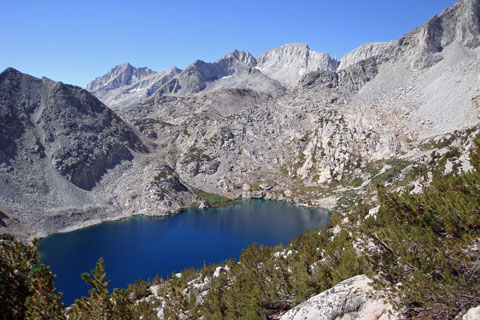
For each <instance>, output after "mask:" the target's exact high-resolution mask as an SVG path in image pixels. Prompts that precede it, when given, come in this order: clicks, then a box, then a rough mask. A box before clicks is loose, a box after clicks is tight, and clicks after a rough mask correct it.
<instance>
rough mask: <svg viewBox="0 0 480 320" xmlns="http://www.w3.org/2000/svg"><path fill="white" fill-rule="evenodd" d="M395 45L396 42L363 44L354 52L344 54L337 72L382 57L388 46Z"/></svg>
mask: <svg viewBox="0 0 480 320" xmlns="http://www.w3.org/2000/svg"><path fill="white" fill-rule="evenodd" d="M395 44H396V41H391V42H370V43H365V44H363V45H361V46H360V47H358V48H356V49H355V50H353V51H350V52H349V53H346V54H344V55H343V56H342V59H341V60H340V64H339V66H338V70H342V69H345V68H347V67H349V66H351V65H353V64H355V63H357V62H360V61H362V60H366V59H368V58H371V57H375V56H379V55H382V54H383V53H384V52H385V51H386V50H388V48H389V47H390V46H392V45H395Z"/></svg>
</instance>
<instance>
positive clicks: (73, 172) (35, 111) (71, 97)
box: [0, 68, 149, 235]
mask: <svg viewBox="0 0 480 320" xmlns="http://www.w3.org/2000/svg"><path fill="white" fill-rule="evenodd" d="M0 135H1V139H0V141H1V142H0V144H1V148H0V189H1V190H2V192H1V194H0V211H2V213H3V214H4V215H5V217H4V219H2V220H3V224H4V226H3V227H7V228H9V229H10V230H12V231H13V232H15V231H18V230H20V232H22V233H27V234H28V233H32V232H33V234H36V235H42V234H48V233H51V232H55V231H58V230H61V229H64V228H67V229H68V228H72V227H73V226H75V225H76V227H77V228H78V226H79V225H81V224H82V223H84V222H85V221H90V222H87V224H88V223H90V224H91V223H92V220H93V221H98V219H100V220H101V219H103V218H102V217H104V218H106V217H107V216H108V215H109V214H110V215H111V214H114V215H115V214H116V215H118V214H120V215H121V214H123V213H121V212H118V210H117V209H115V203H114V201H113V200H112V197H113V198H115V192H112V191H109V190H108V188H107V190H106V185H109V186H111V187H113V186H115V181H114V180H117V179H121V176H122V175H124V174H126V173H128V172H129V171H128V168H132V167H134V166H135V165H136V162H135V161H134V159H135V158H136V157H137V158H139V159H142V157H143V158H144V157H146V156H148V152H149V151H148V147H147V145H146V144H145V143H144V142H143V141H142V139H141V138H139V136H138V135H137V133H136V130H135V129H133V128H131V127H130V126H129V125H127V124H126V123H125V122H124V121H122V120H121V119H120V118H119V117H118V116H117V115H116V114H115V113H113V112H112V111H111V110H110V109H108V108H107V107H106V106H105V105H104V104H103V103H101V102H100V101H99V100H98V99H97V98H95V97H94V96H93V95H92V94H90V93H89V92H87V91H86V90H83V89H81V88H78V87H73V86H69V85H65V84H63V83H61V82H53V81H50V80H47V79H37V78H34V77H31V76H28V75H25V74H22V73H20V72H19V71H17V70H15V69H12V68H9V69H7V70H5V71H4V72H2V73H1V74H0ZM118 172H121V174H118ZM137 174H138V173H137ZM114 177H115V178H114ZM109 179H113V181H112V180H109ZM107 181H110V182H107ZM117 181H118V180H117ZM120 188H124V186H121V187H120ZM74 228H75V227H74Z"/></svg>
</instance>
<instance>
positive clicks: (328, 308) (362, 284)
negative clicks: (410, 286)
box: [280, 276, 400, 320]
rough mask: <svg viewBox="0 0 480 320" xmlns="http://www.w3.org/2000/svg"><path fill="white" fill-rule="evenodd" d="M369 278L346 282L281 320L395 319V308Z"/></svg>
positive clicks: (321, 294)
mask: <svg viewBox="0 0 480 320" xmlns="http://www.w3.org/2000/svg"><path fill="white" fill-rule="evenodd" d="M370 282H371V280H370V279H369V278H367V277H366V276H356V277H353V278H350V279H347V280H345V281H343V282H341V283H339V284H337V285H336V286H335V287H333V288H331V289H329V290H327V291H325V292H322V293H320V294H319V295H317V296H314V297H312V298H310V299H308V300H307V301H305V302H303V303H301V304H299V305H298V306H296V307H295V308H293V309H291V310H289V311H287V312H286V313H285V314H284V315H283V316H282V317H281V318H280V319H281V320H317V319H322V320H350V319H357V320H360V319H361V320H378V319H381V320H393V319H400V318H399V317H398V316H397V315H394V314H393V312H392V311H393V308H392V306H391V305H390V304H388V303H387V302H386V301H384V300H383V299H382V298H381V297H380V295H381V293H380V292H374V290H373V289H372V288H371V287H370V286H369V283H370Z"/></svg>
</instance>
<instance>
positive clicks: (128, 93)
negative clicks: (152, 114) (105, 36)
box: [86, 63, 181, 109]
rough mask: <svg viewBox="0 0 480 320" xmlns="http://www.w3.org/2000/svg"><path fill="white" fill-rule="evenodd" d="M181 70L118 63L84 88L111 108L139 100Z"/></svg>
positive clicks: (150, 93) (149, 94)
mask: <svg viewBox="0 0 480 320" xmlns="http://www.w3.org/2000/svg"><path fill="white" fill-rule="evenodd" d="M180 72H181V70H180V69H178V68H176V67H172V68H170V69H169V70H167V71H164V72H155V71H152V70H150V69H148V68H135V67H133V66H132V65H131V64H129V63H124V64H122V65H118V66H116V67H115V68H113V69H112V70H110V71H109V72H108V73H107V74H106V75H105V76H103V77H99V78H97V79H95V80H94V81H92V82H90V83H89V84H88V85H87V87H86V89H87V90H88V91H90V92H91V93H93V94H94V95H95V96H96V97H97V98H98V99H100V100H101V101H102V102H103V103H105V104H106V105H108V106H109V107H111V108H112V109H118V108H120V107H121V106H125V105H129V104H132V103H135V102H139V101H141V100H143V99H146V98H148V97H150V96H151V95H152V94H153V93H155V91H156V90H157V89H158V88H159V87H160V86H162V85H163V84H165V83H167V82H168V81H169V80H171V79H172V78H173V77H175V76H176V75H177V74H179V73H180Z"/></svg>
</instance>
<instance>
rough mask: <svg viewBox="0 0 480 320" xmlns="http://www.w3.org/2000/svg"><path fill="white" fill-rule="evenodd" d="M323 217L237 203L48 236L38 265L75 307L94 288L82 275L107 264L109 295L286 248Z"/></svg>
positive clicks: (275, 205) (268, 204)
mask: <svg viewBox="0 0 480 320" xmlns="http://www.w3.org/2000/svg"><path fill="white" fill-rule="evenodd" d="M331 214H332V213H331V212H329V211H328V210H326V209H314V208H303V207H296V206H294V205H292V204H287V203H283V202H274V201H264V200H239V201H237V202H235V203H234V204H233V205H230V206H228V207H221V208H211V209H203V210H201V209H189V210H186V211H185V212H183V213H181V214H178V215H174V216H168V217H154V218H152V217H143V216H138V217H132V218H129V219H126V220H121V221H113V222H104V223H101V224H98V225H95V226H91V227H88V228H85V229H81V230H77V231H73V232H68V233H61V234H55V235H52V236H49V237H47V238H44V239H41V240H40V241H39V251H40V256H41V263H44V264H46V265H48V266H50V268H51V271H52V272H53V273H54V274H56V276H57V277H56V280H55V286H56V288H57V290H58V291H61V292H63V297H62V301H63V302H64V303H65V304H66V305H70V304H71V303H73V301H74V300H75V299H77V298H80V297H81V296H87V295H88V290H89V289H90V287H89V286H88V285H87V284H86V283H85V282H84V281H83V280H82V279H81V277H80V274H82V273H84V272H90V270H91V269H94V268H95V264H96V262H97V261H98V259H99V258H100V257H103V258H104V260H105V270H106V273H107V278H106V279H107V280H110V281H111V283H110V285H109V289H110V290H112V289H113V288H117V287H118V288H126V287H127V286H128V284H130V283H133V282H135V280H137V279H142V280H145V281H147V280H149V279H153V278H154V277H155V276H156V275H159V276H161V277H164V278H165V277H166V276H167V275H171V274H172V272H180V271H182V270H183V269H185V268H190V267H195V268H201V267H202V266H203V265H204V264H207V265H208V264H210V263H219V262H222V261H223V260H225V259H228V258H231V257H234V258H238V257H239V256H240V254H241V251H242V249H245V248H247V247H248V246H249V245H251V244H252V243H257V244H261V245H265V246H275V245H278V244H280V243H283V244H287V243H288V242H290V240H292V239H293V238H294V237H296V236H297V235H299V234H301V233H303V232H304V231H306V230H312V229H315V228H321V227H322V226H324V225H326V224H327V223H328V222H329V221H330V216H331Z"/></svg>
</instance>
